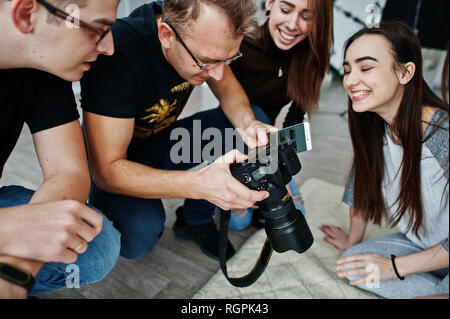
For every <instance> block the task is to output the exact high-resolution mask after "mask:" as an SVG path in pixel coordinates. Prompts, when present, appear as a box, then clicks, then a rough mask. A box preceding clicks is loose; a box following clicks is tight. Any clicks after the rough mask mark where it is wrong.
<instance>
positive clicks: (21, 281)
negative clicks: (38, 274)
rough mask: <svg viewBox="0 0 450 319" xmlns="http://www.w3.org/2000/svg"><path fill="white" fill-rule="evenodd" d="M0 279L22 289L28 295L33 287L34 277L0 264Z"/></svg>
mask: <svg viewBox="0 0 450 319" xmlns="http://www.w3.org/2000/svg"><path fill="white" fill-rule="evenodd" d="M0 278H2V279H4V280H6V281H8V282H10V283H13V284H15V285H17V286H20V287H23V288H25V289H26V290H27V292H28V293H29V292H30V291H31V289H32V288H33V286H34V277H33V275H31V274H30V273H29V272H27V271H25V270H23V269H20V268H17V267H15V266H13V265H9V264H3V263H0Z"/></svg>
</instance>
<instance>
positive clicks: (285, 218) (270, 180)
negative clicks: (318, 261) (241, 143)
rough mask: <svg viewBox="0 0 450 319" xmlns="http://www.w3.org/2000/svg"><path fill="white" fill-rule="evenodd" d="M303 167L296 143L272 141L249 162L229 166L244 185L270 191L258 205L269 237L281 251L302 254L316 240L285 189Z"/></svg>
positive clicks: (250, 158)
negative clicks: (295, 146) (292, 251)
mask: <svg viewBox="0 0 450 319" xmlns="http://www.w3.org/2000/svg"><path fill="white" fill-rule="evenodd" d="M301 168H302V166H301V164H300V161H299V159H298V156H297V152H296V149H295V148H294V145H293V144H290V143H287V144H281V145H280V144H279V143H278V142H277V141H275V142H274V141H272V140H271V143H270V146H268V147H266V148H265V149H263V150H262V151H259V152H253V154H250V155H249V159H248V160H247V161H245V162H242V163H233V164H231V166H230V171H231V174H232V175H233V176H234V177H235V178H236V179H237V180H239V181H240V182H241V183H242V184H244V185H246V186H247V187H248V188H250V189H253V190H257V191H267V192H269V194H270V196H269V197H268V198H266V199H265V200H264V201H262V202H259V203H257V205H258V206H259V208H260V210H261V212H262V215H263V218H264V219H265V231H266V234H267V238H268V240H269V241H270V244H271V246H272V248H273V250H275V251H276V252H278V253H284V252H286V251H288V250H294V251H296V252H298V253H303V252H305V251H306V250H308V249H309V248H310V247H311V245H312V244H313V242H314V238H313V236H312V233H311V230H310V229H309V226H308V224H307V222H306V220H305V217H304V216H303V214H302V213H301V212H300V211H299V210H297V208H296V207H295V205H294V201H293V200H292V198H291V196H290V195H289V193H288V191H287V189H286V185H287V184H288V183H289V182H290V181H291V179H292V177H293V176H295V175H297V174H298V173H299V172H300V171H301Z"/></svg>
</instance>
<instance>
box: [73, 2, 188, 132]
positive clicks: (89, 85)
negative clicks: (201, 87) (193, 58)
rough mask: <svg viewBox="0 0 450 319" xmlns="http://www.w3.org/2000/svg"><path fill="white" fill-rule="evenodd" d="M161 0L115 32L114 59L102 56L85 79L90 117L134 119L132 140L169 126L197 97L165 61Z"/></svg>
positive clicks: (138, 11)
mask: <svg viewBox="0 0 450 319" xmlns="http://www.w3.org/2000/svg"><path fill="white" fill-rule="evenodd" d="M161 6H162V2H161V1H156V2H152V3H149V4H145V5H143V6H141V7H139V8H137V9H136V10H135V11H133V12H132V13H131V14H130V16H129V17H127V18H125V19H119V20H117V22H116V24H115V25H114V26H113V28H112V34H113V37H114V49H115V53H114V55H113V56H101V57H99V59H98V61H97V62H96V63H95V64H94V65H93V67H92V69H91V70H90V71H89V72H88V73H87V74H86V75H85V76H84V78H83V79H82V81H81V98H82V100H81V107H82V108H83V109H84V110H86V111H88V112H91V113H95V114H99V115H103V116H109V117H115V118H134V119H135V130H134V136H133V140H134V141H135V140H143V139H147V138H148V137H150V136H152V135H155V134H157V133H159V132H160V131H162V130H164V129H166V128H168V127H169V126H170V125H171V124H173V123H174V122H175V120H176V119H177V118H178V116H179V115H180V113H181V111H182V110H183V108H184V106H185V105H186V102H187V100H188V98H189V96H190V94H191V93H192V86H191V84H189V82H186V81H185V80H183V79H182V78H181V77H180V76H179V75H178V73H177V72H176V71H175V69H174V68H173V67H172V66H171V65H170V64H169V63H168V62H167V60H166V59H165V57H164V55H163V52H162V48H161V43H160V41H159V38H158V27H157V24H156V15H157V14H160V13H161Z"/></svg>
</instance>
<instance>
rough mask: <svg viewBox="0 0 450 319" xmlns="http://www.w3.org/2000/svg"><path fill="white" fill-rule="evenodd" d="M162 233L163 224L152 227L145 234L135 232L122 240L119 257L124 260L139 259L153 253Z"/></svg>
mask: <svg viewBox="0 0 450 319" xmlns="http://www.w3.org/2000/svg"><path fill="white" fill-rule="evenodd" d="M163 233H164V224H161V225H153V227H151V229H148V230H147V231H146V232H136V233H133V234H130V235H129V236H127V238H125V237H124V238H122V250H121V252H120V255H121V256H122V257H124V258H126V259H139V258H143V257H145V256H147V255H148V254H150V253H151V252H152V251H153V248H154V247H155V245H156V243H157V242H158V241H159V240H160V239H161V237H162V235H163Z"/></svg>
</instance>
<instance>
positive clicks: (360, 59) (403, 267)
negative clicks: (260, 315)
mask: <svg viewBox="0 0 450 319" xmlns="http://www.w3.org/2000/svg"><path fill="white" fill-rule="evenodd" d="M344 68H345V76H344V87H345V89H346V91H347V93H348V95H349V97H350V100H349V127H350V133H351V137H352V143H353V149H354V160H353V169H352V173H351V177H350V179H349V183H348V185H347V189H346V193H345V196H344V201H345V202H346V203H347V204H348V205H349V206H350V207H351V208H350V216H351V218H350V230H349V233H348V234H347V233H346V232H345V231H344V230H343V229H342V228H340V227H335V226H330V225H324V226H322V227H321V230H322V231H323V232H324V233H325V234H326V238H325V241H326V242H328V243H330V244H331V245H334V246H335V247H337V248H339V249H342V250H345V252H344V254H343V256H342V257H341V259H340V260H339V261H338V263H337V267H336V268H337V271H338V274H339V276H340V277H347V278H348V279H349V280H350V284H351V285H354V286H359V287H360V288H362V289H365V290H369V291H372V292H373V293H375V294H378V295H380V296H382V297H385V298H412V297H419V296H427V295H442V294H446V295H448V289H449V286H448V273H449V271H448V265H449V254H448V233H449V218H448V216H449V192H448V164H449V161H448V147H449V126H448V104H445V103H443V102H442V100H441V99H440V98H438V97H437V95H435V94H434V93H433V91H432V90H431V89H430V88H429V87H428V85H427V84H426V83H425V81H424V79H423V74H422V54H421V46H420V42H419V40H418V38H417V37H416V35H415V34H414V32H413V31H412V30H411V29H410V28H409V27H408V26H406V25H404V24H402V23H400V22H394V23H389V24H382V25H381V27H380V28H374V29H368V28H366V29H363V30H361V31H360V32H358V33H357V34H355V35H354V36H352V37H351V38H350V39H349V40H348V42H347V44H346V48H345V61H344ZM383 217H386V218H387V220H388V221H389V222H390V224H391V225H392V226H395V227H396V228H397V230H398V231H399V233H397V234H394V235H389V236H385V237H381V238H378V239H375V240H370V241H366V242H362V243H361V241H362V239H363V236H364V233H365V229H366V225H367V223H368V221H373V222H374V223H376V224H380V223H381V220H382V218H383ZM447 298H448V296H447Z"/></svg>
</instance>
